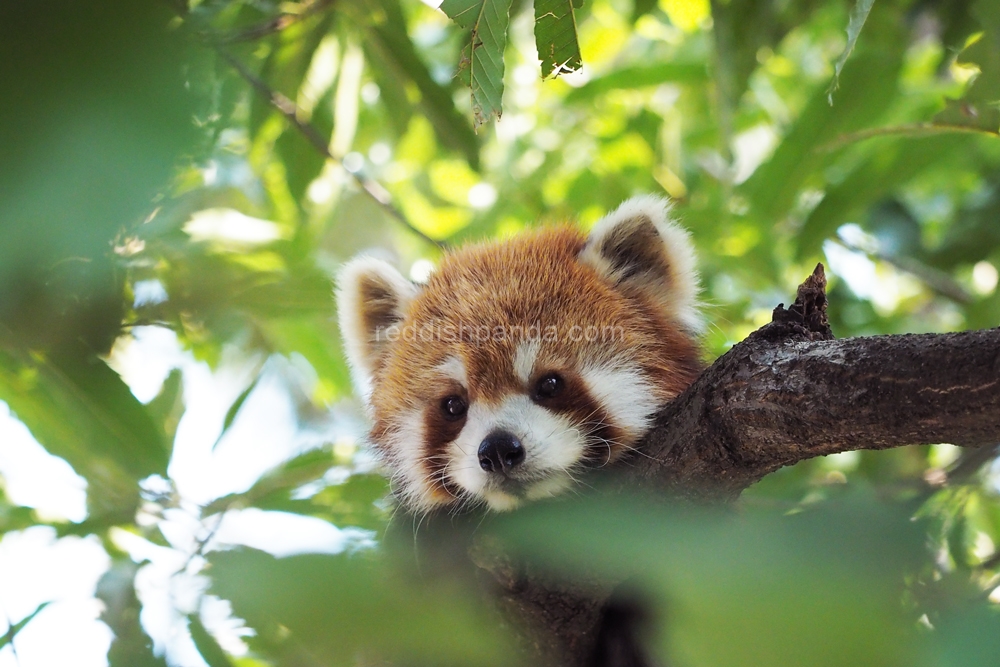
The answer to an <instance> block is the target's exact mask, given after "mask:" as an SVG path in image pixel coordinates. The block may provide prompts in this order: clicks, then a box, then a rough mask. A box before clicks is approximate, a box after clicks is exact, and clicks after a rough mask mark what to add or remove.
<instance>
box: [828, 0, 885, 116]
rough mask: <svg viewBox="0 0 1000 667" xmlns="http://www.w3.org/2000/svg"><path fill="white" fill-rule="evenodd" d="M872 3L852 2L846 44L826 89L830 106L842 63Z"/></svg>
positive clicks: (858, 34) (869, 0) (873, 2)
mask: <svg viewBox="0 0 1000 667" xmlns="http://www.w3.org/2000/svg"><path fill="white" fill-rule="evenodd" d="M874 4H875V0H857V2H856V3H855V4H854V9H852V10H851V17H850V19H849V20H848V22H847V45H846V46H844V52H843V53H841V54H840V57H839V58H837V62H836V64H834V66H833V80H832V81H831V82H830V87H829V88H828V89H827V91H826V96H827V100H828V101H829V102H830V105H831V106H832V105H833V92H834V91H835V90H837V88H838V87H839V86H840V71H841V70H842V69H844V63H846V62H847V59H848V58H849V57H850V56H851V52H852V51H854V45H855V44H857V43H858V37H860V36H861V28H863V27H864V25H865V21H867V20H868V13H869V12H870V11H871V10H872V5H874Z"/></svg>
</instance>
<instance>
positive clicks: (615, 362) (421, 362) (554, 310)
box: [338, 197, 700, 511]
mask: <svg viewBox="0 0 1000 667" xmlns="http://www.w3.org/2000/svg"><path fill="white" fill-rule="evenodd" d="M667 211H668V207H667V203H666V202H665V201H663V200H661V199H658V198H655V197H638V198H635V199H631V200H629V201H627V202H625V203H624V204H622V205H621V206H620V207H619V208H618V209H617V210H616V211H614V212H613V213H611V214H609V215H608V216H607V217H605V218H604V219H602V220H601V221H599V222H598V223H597V225H596V226H595V227H594V229H593V231H592V232H591V234H590V236H589V237H586V236H585V235H584V234H583V233H582V232H580V231H578V230H577V229H574V228H571V227H548V228H540V229H537V230H533V231H529V232H525V233H524V234H522V235H520V236H516V237H514V238H511V239H506V240H501V241H493V242H489V243H483V244H480V245H473V246H468V247H465V248H462V249H460V250H457V251H454V252H451V253H449V254H448V255H447V256H446V257H445V258H444V259H443V260H442V262H441V265H440V267H439V268H438V269H437V271H436V272H435V273H433V274H432V275H431V277H430V280H429V281H428V282H427V284H426V285H422V286H421V285H416V284H414V283H411V282H410V281H408V280H406V279H405V278H404V277H403V276H402V275H400V274H399V272H398V271H396V270H395V269H394V268H393V267H391V266H389V265H388V264H386V263H384V262H382V261H380V260H377V259H373V258H370V257H359V258H356V259H354V260H353V261H351V262H350V263H349V264H348V265H347V266H346V267H345V268H344V270H343V272H342V274H341V276H340V281H339V289H338V309H339V315H340V326H341V330H342V333H343V338H344V342H345V344H346V348H347V354H348V357H349V360H350V363H351V367H352V371H353V373H354V378H355V382H356V384H357V385H358V387H359V389H360V391H361V393H362V395H363V396H364V398H365V400H366V402H367V404H368V408H369V412H370V416H371V418H372V420H373V428H372V430H371V435H370V437H371V440H372V443H373V444H374V445H375V447H376V449H377V450H378V451H379V452H380V453H381V454H382V457H383V460H384V461H385V462H386V464H387V466H388V467H389V468H390V470H391V472H392V475H393V481H394V485H395V488H396V491H397V494H398V495H399V496H400V498H401V499H402V501H403V502H404V503H406V504H407V505H408V506H409V507H411V508H412V509H414V510H416V511H429V510H432V509H435V508H437V507H441V506H457V505H466V504H467V505H472V504H477V503H485V504H487V505H488V506H489V507H490V508H492V509H498V510H503V509H509V508H512V507H514V506H516V505H517V504H518V503H519V502H520V501H521V500H524V499H534V498H540V497H545V496H549V495H553V494H555V493H558V492H559V491H561V490H562V489H564V488H566V487H567V486H569V485H570V484H571V483H572V482H573V479H574V476H575V475H576V474H577V473H578V472H580V471H582V470H583V469H584V468H586V467H587V466H601V465H604V464H606V463H608V462H610V461H613V460H614V459H616V458H617V457H619V456H621V455H622V454H623V453H624V452H626V451H628V450H629V449H631V448H632V445H634V444H635V443H636V441H637V440H638V439H639V438H640V437H641V436H642V435H643V434H644V433H645V432H646V430H647V429H648V428H649V426H650V424H651V419H652V417H653V414H654V412H655V411H656V409H657V408H658V407H659V406H661V405H662V404H664V403H665V402H667V401H668V400H669V399H671V398H673V397H674V396H676V395H677V394H678V393H680V392H681V391H682V390H683V389H684V388H686V387H687V386H688V385H689V384H690V383H691V382H692V381H693V380H694V378H695V377H696V375H697V373H698V371H699V370H700V361H699V349H698V345H697V343H696V332H697V330H698V328H699V326H700V321H699V317H698V313H697V304H696V302H695V297H696V294H697V289H698V287H697V275H696V273H695V268H694V251H693V249H692V246H691V242H690V240H689V238H688V235H687V233H686V232H685V231H684V230H682V229H681V228H680V227H678V226H676V225H675V224H674V223H672V222H670V221H669V220H668V218H667Z"/></svg>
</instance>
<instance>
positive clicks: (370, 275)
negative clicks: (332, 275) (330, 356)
mask: <svg viewBox="0 0 1000 667" xmlns="http://www.w3.org/2000/svg"><path fill="white" fill-rule="evenodd" d="M417 292H418V288H417V286H416V285H414V284H413V283H411V282H410V281H409V280H407V279H406V278H404V277H403V276H402V274H400V273H399V271H397V270H396V269H395V268H393V267H392V266H390V265H389V264H387V263H386V262H383V261H382V260H380V259H375V258H374V257H356V258H354V259H352V260H351V261H350V262H348V263H347V264H346V265H345V266H344V268H343V270H342V271H341V272H340V276H339V277H338V279H337V314H338V318H339V320H340V333H341V336H342V337H343V339H344V347H345V349H346V352H347V358H348V361H349V362H350V364H351V372H352V375H353V378H354V383H355V384H356V385H357V387H358V390H359V391H360V392H361V394H362V395H363V396H364V398H365V400H366V401H367V400H368V398H369V396H370V395H371V384H372V378H373V377H374V376H375V373H376V372H377V371H378V370H379V368H380V367H381V365H382V363H383V362H384V360H385V354H386V351H387V350H388V349H389V344H390V341H391V340H395V339H396V338H395V337H394V336H393V335H392V330H391V328H392V327H393V326H395V325H399V323H400V322H402V320H403V317H404V316H405V314H406V309H407V307H408V306H409V304H410V302H411V301H412V300H413V297H415V296H416V295H417Z"/></svg>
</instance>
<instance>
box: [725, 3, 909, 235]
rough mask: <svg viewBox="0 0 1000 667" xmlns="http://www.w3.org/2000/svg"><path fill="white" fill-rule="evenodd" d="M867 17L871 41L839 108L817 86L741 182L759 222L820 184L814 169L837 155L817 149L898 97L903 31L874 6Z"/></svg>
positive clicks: (772, 218)
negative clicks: (786, 129) (781, 136)
mask: <svg viewBox="0 0 1000 667" xmlns="http://www.w3.org/2000/svg"><path fill="white" fill-rule="evenodd" d="M871 19H872V20H871V21H869V31H870V32H872V33H873V39H871V40H870V41H869V42H867V44H866V48H864V49H862V50H859V52H858V54H857V56H856V57H855V58H852V59H851V61H850V62H849V63H848V64H847V66H846V67H845V69H844V72H843V92H842V94H841V97H840V102H839V104H838V105H837V108H836V109H834V108H831V107H830V105H829V103H828V102H827V100H826V93H825V91H823V90H822V89H820V90H817V91H816V92H815V93H814V94H813V96H812V98H811V99H810V100H809V102H808V103H807V104H806V107H805V109H804V110H803V111H802V114H801V115H800V116H799V118H798V119H797V120H796V121H795V124H794V126H793V127H792V128H791V129H790V130H789V132H788V133H787V134H786V136H785V137H784V139H783V140H782V142H781V144H780V145H779V146H778V148H777V149H776V150H775V152H774V154H773V155H772V156H771V159H770V160H768V161H767V162H765V163H764V164H763V165H761V166H760V167H759V168H758V169H757V171H755V172H754V174H753V176H751V177H750V178H749V179H748V180H747V181H746V182H745V183H743V185H742V186H740V190H741V191H742V194H744V195H745V196H747V197H748V198H749V199H750V202H751V205H752V209H753V213H754V215H755V216H756V217H757V219H759V220H763V221H768V223H767V224H775V223H777V222H778V221H781V220H784V219H785V218H786V216H787V215H788V213H789V211H790V210H791V209H792V207H793V206H794V205H795V203H796V198H797V197H798V196H799V194H800V193H801V191H802V189H803V188H804V187H806V185H807V184H810V183H811V182H812V184H813V185H819V183H816V182H813V181H819V180H820V176H819V174H817V171H818V170H820V169H821V168H822V167H823V166H825V165H827V164H829V163H831V162H833V161H834V160H835V158H836V157H837V154H836V153H828V152H822V151H818V150H816V149H817V147H818V146H821V145H823V144H824V143H826V142H829V141H831V140H833V139H834V138H835V137H837V136H838V135H840V134H843V133H845V132H851V131H854V130H858V129H860V128H863V127H867V126H869V125H871V124H872V123H873V122H874V121H875V120H876V119H878V118H879V117H880V116H882V115H883V114H884V113H886V110H887V109H888V108H889V107H890V105H891V104H892V103H893V101H894V100H895V99H896V97H895V96H896V87H895V84H894V83H893V84H891V85H890V84H889V83H887V82H895V81H896V79H897V77H898V75H899V72H900V69H901V67H902V63H903V54H904V51H905V49H906V45H907V41H906V35H905V34H904V32H903V31H902V30H901V29H900V26H899V25H898V23H896V20H895V15H894V14H892V13H890V12H880V11H879V10H876V11H874V12H873V13H872V16H871Z"/></svg>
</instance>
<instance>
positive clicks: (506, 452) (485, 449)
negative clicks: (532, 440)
mask: <svg viewBox="0 0 1000 667" xmlns="http://www.w3.org/2000/svg"><path fill="white" fill-rule="evenodd" d="M523 460H524V447H523V446H522V445H521V441H520V440H518V439H517V438H516V437H514V436H513V435H512V434H511V433H507V432H506V431H494V432H493V433H490V434H489V435H488V436H486V438H485V439H484V440H483V442H482V444H480V445H479V465H480V467H482V469H483V470H485V471H486V472H504V473H506V472H509V471H510V470H512V469H513V468H514V467H515V466H517V465H518V464H520V463H521V461H523Z"/></svg>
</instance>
